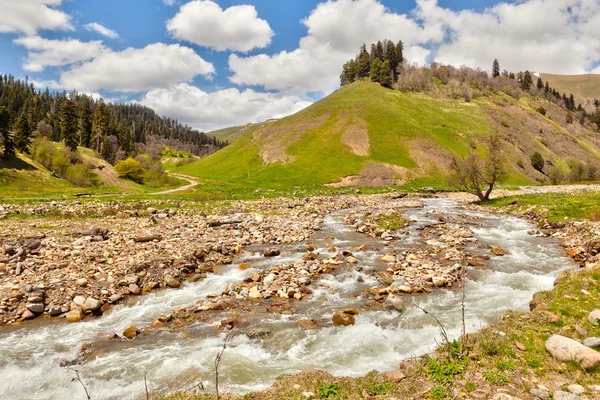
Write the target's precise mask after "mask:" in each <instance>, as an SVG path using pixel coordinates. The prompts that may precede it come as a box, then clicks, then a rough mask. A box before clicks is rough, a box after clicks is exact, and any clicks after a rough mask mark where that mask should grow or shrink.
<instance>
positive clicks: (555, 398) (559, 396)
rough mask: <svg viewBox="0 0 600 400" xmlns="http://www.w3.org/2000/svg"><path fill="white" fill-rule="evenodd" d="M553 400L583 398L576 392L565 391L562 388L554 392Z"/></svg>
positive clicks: (579, 399) (578, 399)
mask: <svg viewBox="0 0 600 400" xmlns="http://www.w3.org/2000/svg"><path fill="white" fill-rule="evenodd" d="M552 399H553V400H583V399H582V398H581V397H579V396H577V395H576V394H573V393H569V392H563V391H562V390H558V391H556V392H554V396H553V397H552Z"/></svg>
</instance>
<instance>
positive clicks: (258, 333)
mask: <svg viewBox="0 0 600 400" xmlns="http://www.w3.org/2000/svg"><path fill="white" fill-rule="evenodd" d="M272 334H273V331H272V330H270V329H267V328H261V327H256V328H252V329H250V330H248V332H246V336H248V338H250V339H262V338H264V337H267V336H270V335H272Z"/></svg>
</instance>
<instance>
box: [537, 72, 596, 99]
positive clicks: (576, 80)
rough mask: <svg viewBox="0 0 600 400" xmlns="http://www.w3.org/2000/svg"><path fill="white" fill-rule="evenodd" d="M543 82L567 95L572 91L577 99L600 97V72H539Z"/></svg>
mask: <svg viewBox="0 0 600 400" xmlns="http://www.w3.org/2000/svg"><path fill="white" fill-rule="evenodd" d="M540 77H541V78H542V80H543V81H544V82H546V81H548V83H549V84H550V86H551V87H553V88H555V89H556V90H558V91H559V92H561V93H566V94H567V96H568V95H569V94H570V93H573V96H575V97H576V98H577V99H579V100H583V99H600V74H583V75H553V74H543V73H540Z"/></svg>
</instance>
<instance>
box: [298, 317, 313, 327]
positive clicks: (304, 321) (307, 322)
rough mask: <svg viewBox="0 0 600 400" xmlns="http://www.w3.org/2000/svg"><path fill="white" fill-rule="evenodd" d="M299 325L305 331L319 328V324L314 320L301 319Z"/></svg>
mask: <svg viewBox="0 0 600 400" xmlns="http://www.w3.org/2000/svg"><path fill="white" fill-rule="evenodd" d="M298 325H300V326H301V327H303V328H304V329H315V328H316V327H317V324H316V323H315V321H314V320H312V319H301V320H299V321H298Z"/></svg>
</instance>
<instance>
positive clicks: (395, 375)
mask: <svg viewBox="0 0 600 400" xmlns="http://www.w3.org/2000/svg"><path fill="white" fill-rule="evenodd" d="M382 375H383V378H384V379H385V380H387V381H393V382H400V381H401V380H403V379H405V378H406V375H404V373H403V372H402V371H400V370H396V371H388V372H384V373H383V374H382Z"/></svg>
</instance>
